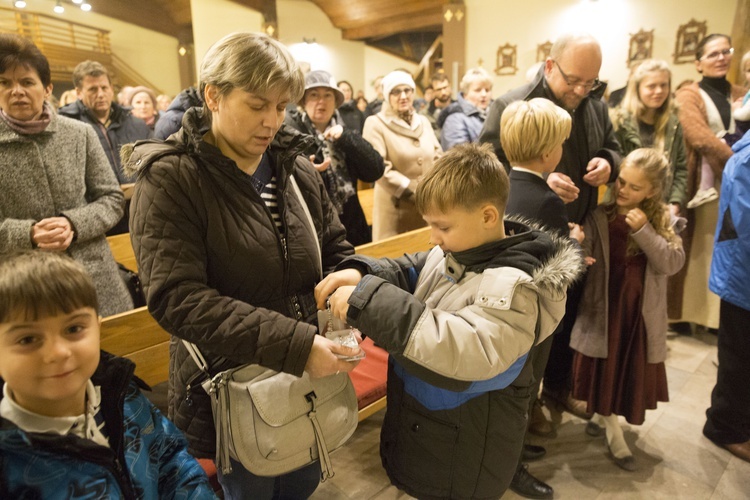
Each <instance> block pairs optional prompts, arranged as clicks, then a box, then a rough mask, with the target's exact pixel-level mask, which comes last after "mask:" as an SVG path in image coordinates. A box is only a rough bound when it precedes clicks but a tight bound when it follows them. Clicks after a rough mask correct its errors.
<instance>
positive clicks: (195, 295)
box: [124, 33, 359, 499]
mask: <svg viewBox="0 0 750 500" xmlns="http://www.w3.org/2000/svg"><path fill="white" fill-rule="evenodd" d="M304 85H305V79H304V76H303V74H302V71H301V70H300V68H299V66H298V64H297V62H296V61H295V60H294V59H293V58H292V56H291V55H290V54H289V52H288V50H287V49H286V48H285V47H284V46H283V45H281V44H280V43H279V42H277V41H276V40H273V39H272V38H269V37H267V36H265V35H261V34H254V33H233V34H230V35H227V36H226V37H224V38H222V39H221V40H219V41H218V42H217V43H216V44H214V45H213V46H212V47H211V48H210V49H209V50H208V52H207V53H206V56H205V58H204V60H203V64H202V65H201V70H200V92H201V94H202V95H203V98H204V102H205V105H204V107H203V108H198V107H194V108H191V109H189V110H188V111H187V112H186V113H185V116H184V117H183V121H182V129H181V130H180V131H179V132H178V133H176V134H173V135H172V136H171V137H170V139H169V140H168V141H166V142H161V141H148V142H139V143H137V145H136V146H135V147H134V148H132V150H131V151H130V152H125V155H124V156H127V158H126V160H127V161H126V166H127V168H130V169H131V170H136V171H137V172H138V180H137V182H136V185H135V189H134V193H133V201H132V209H131V210H132V212H131V226H130V227H131V237H132V241H133V245H134V249H135V254H136V256H137V258H138V268H139V269H140V271H141V273H142V274H141V276H142V278H143V282H144V286H145V291H146V298H147V302H148V308H149V311H150V312H151V314H152V315H153V316H154V317H155V318H156V319H157V320H158V321H159V324H161V325H162V326H163V327H164V328H165V329H166V330H168V331H169V332H170V333H171V334H172V335H173V339H174V341H173V342H172V346H171V349H170V374H169V375H170V380H169V388H170V398H169V416H170V418H172V419H173V420H174V422H175V424H176V425H177V427H179V428H180V429H181V430H182V431H183V432H185V434H186V436H187V438H188V441H189V443H190V451H191V452H192V453H193V455H195V456H197V457H203V458H213V457H214V456H215V455H216V442H215V436H216V432H215V429H214V424H213V417H212V413H211V404H210V399H209V395H208V394H206V392H205V391H204V390H203V389H202V388H201V387H200V386H199V384H198V383H197V382H198V381H199V380H201V379H202V377H201V371H200V369H199V368H198V367H197V366H196V364H195V362H194V361H193V360H192V359H191V357H190V355H189V354H188V352H187V349H186V348H185V346H184V343H183V342H180V341H179V339H184V340H187V341H189V342H192V343H193V344H195V345H197V346H198V348H199V349H200V351H201V352H202V354H203V355H204V356H205V358H206V360H207V361H208V364H209V367H210V370H211V371H212V372H218V371H221V370H224V369H228V368H231V367H235V366H240V365H244V364H248V363H255V364H260V365H262V366H265V367H267V368H271V369H273V370H277V371H281V372H287V373H291V374H293V375H297V376H301V375H302V373H303V371H306V372H308V374H310V376H313V377H324V376H328V375H332V374H335V373H338V372H348V371H351V370H352V369H353V368H354V366H355V365H356V362H354V363H350V362H346V361H343V360H341V359H339V358H338V357H337V356H336V355H337V354H341V355H345V356H352V355H355V354H357V353H358V351H359V349H358V348H354V349H349V348H346V347H343V346H340V345H338V344H336V343H334V342H332V341H330V340H328V339H326V338H325V337H324V336H321V335H318V329H317V327H316V325H315V323H316V321H315V319H316V316H317V314H316V312H317V309H316V303H315V298H314V296H313V289H314V287H315V285H316V284H317V282H318V280H319V279H320V276H321V274H323V273H327V272H329V271H332V270H333V268H334V267H335V266H336V264H338V263H339V262H340V261H341V260H342V259H343V258H344V257H345V256H347V255H351V254H352V253H353V248H352V246H351V245H350V244H349V243H348V242H347V241H346V240H345V231H344V227H343V226H342V225H341V223H340V222H339V219H338V217H337V216H336V210H335V208H334V207H333V206H332V204H331V202H330V201H329V199H328V196H327V195H326V188H325V186H324V184H323V181H322V179H321V177H320V176H319V175H318V173H317V172H316V171H315V169H314V168H313V165H312V164H311V163H310V161H309V160H308V159H307V157H306V155H305V154H304V150H305V147H306V145H307V142H308V140H309V139H308V138H307V137H306V136H303V135H301V134H299V133H297V132H296V131H294V130H291V129H289V128H288V127H286V126H284V125H283V122H284V116H285V112H286V107H287V105H288V104H289V103H290V102H297V101H299V99H300V98H301V97H302V92H303V89H304ZM302 200H304V203H303V201H302ZM311 224H313V225H314V230H313V227H311ZM321 259H322V268H321ZM278 404H279V405H286V404H289V402H288V401H287V400H285V399H284V398H282V397H281V396H280V398H279V401H278ZM231 465H232V468H233V470H232V472H231V473H226V474H223V473H222V471H219V482H220V483H221V485H222V488H223V491H224V498H226V499H236V498H248V499H250V498H252V499H271V498H307V497H309V496H310V495H311V494H312V492H313V491H314V490H315V488H316V487H317V485H318V482H319V480H320V477H321V466H320V464H319V463H318V462H315V463H313V464H311V465H309V466H306V467H303V468H302V469H298V470H296V471H293V472H290V473H288V474H285V475H282V476H278V477H259V476H256V475H254V474H253V473H251V472H250V471H248V470H247V469H245V468H244V467H243V466H242V464H240V463H239V462H237V461H234V460H231Z"/></svg>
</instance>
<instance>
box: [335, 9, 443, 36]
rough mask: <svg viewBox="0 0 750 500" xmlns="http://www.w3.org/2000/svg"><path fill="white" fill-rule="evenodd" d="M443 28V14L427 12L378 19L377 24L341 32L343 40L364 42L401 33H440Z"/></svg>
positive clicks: (373, 23)
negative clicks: (417, 14)
mask: <svg viewBox="0 0 750 500" xmlns="http://www.w3.org/2000/svg"><path fill="white" fill-rule="evenodd" d="M442 26H443V13H442V10H441V11H440V12H429V13H425V14H423V15H419V16H396V17H391V18H388V19H379V20H378V21H377V22H372V23H369V24H365V25H362V26H359V27H356V28H347V29H343V30H341V34H342V37H343V38H344V40H366V39H370V38H383V37H386V36H389V35H395V34H397V33H403V32H407V31H409V32H413V31H421V30H426V29H435V30H437V31H440V30H441V29H442Z"/></svg>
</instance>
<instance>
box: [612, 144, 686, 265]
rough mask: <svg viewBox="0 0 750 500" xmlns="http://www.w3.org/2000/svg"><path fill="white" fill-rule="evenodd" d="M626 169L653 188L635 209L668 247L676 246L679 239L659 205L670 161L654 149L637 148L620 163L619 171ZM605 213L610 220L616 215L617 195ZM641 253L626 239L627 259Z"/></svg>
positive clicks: (662, 204) (633, 243)
mask: <svg viewBox="0 0 750 500" xmlns="http://www.w3.org/2000/svg"><path fill="white" fill-rule="evenodd" d="M625 167H633V168H637V169H638V170H640V171H641V172H642V173H643V174H644V176H645V177H646V181H647V182H648V183H649V184H651V186H652V187H653V188H654V194H653V195H652V196H650V197H649V198H646V199H644V200H643V201H642V202H641V205H640V206H639V207H638V208H640V209H641V210H643V213H644V214H646V218H647V219H648V222H649V223H650V224H651V226H652V227H653V228H654V230H655V231H656V233H657V234H658V235H659V236H661V237H662V238H664V239H665V240H667V242H668V243H669V244H670V245H675V244H677V241H678V240H679V238H678V237H677V235H676V234H675V232H674V229H673V228H672V223H671V219H672V217H671V214H670V212H669V209H668V208H667V205H666V204H665V203H664V202H663V201H662V199H663V197H664V192H665V190H666V189H667V186H668V185H669V183H670V169H669V161H668V160H667V158H666V156H664V154H663V153H662V152H661V151H658V150H656V149H653V148H640V149H636V150H634V151H632V152H631V153H630V154H629V155H628V156H626V157H625V159H624V160H622V163H621V164H620V170H622V169H624V168H625ZM613 198H614V201H612V202H611V203H610V204H609V205H607V207H606V210H607V213H608V215H609V218H610V219H614V218H615V215H616V214H617V203H616V195H615V196H614V197H613ZM639 251H640V248H639V247H638V244H637V243H636V242H635V240H634V239H633V238H632V237H630V238H628V250H627V254H628V255H635V254H637V253H638V252H639Z"/></svg>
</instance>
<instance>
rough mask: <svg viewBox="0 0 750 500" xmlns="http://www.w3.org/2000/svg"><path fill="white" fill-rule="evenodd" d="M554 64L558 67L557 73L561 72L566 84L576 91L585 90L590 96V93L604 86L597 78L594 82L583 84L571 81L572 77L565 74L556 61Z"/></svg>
mask: <svg viewBox="0 0 750 500" xmlns="http://www.w3.org/2000/svg"><path fill="white" fill-rule="evenodd" d="M554 63H555V66H557V71H559V72H560V76H562V78H563V80H565V83H566V84H567V85H568V87H570V88H573V89H574V88H576V87H581V88H582V89H583V90H584V92H586V93H587V94H588V93H589V92H593V91H594V90H596V89H598V88H599V87H601V86H602V82H601V81H599V79H598V78H595V79H594V81H593V82H589V83H581V82H579V81H571V79H570V77H569V76H568V75H566V74H565V72H564V71H563V70H562V68H561V67H560V65H559V64H558V63H557V61H554Z"/></svg>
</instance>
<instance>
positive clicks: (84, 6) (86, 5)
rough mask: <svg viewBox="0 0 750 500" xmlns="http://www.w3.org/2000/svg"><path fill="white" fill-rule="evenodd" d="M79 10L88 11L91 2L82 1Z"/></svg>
mask: <svg viewBox="0 0 750 500" xmlns="http://www.w3.org/2000/svg"><path fill="white" fill-rule="evenodd" d="M81 10H82V11H85V12H88V11H90V10H91V4H89V3H86V2H84V3H82V4H81Z"/></svg>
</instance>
